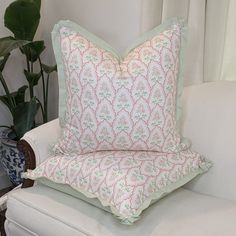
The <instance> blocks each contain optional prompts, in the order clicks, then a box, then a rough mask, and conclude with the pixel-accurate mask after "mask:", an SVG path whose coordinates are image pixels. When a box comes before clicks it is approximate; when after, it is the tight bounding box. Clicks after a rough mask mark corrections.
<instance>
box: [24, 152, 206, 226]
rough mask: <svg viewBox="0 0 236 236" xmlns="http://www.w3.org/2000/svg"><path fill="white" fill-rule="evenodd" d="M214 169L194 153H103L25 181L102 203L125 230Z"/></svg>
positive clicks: (63, 158) (53, 162)
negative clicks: (45, 181)
mask: <svg viewBox="0 0 236 236" xmlns="http://www.w3.org/2000/svg"><path fill="white" fill-rule="evenodd" d="M209 167H210V163H209V162H207V161H204V160H202V159H201V158H200V155H199V154H197V153H195V152H192V151H190V150H185V151H182V152H179V153H177V154H176V153H173V154H166V153H157V152H140V151H138V152H131V151H113V152H112V151H103V152H102V151H101V152H94V153H89V154H84V155H80V156H78V155H77V154H74V155H72V154H70V155H57V156H52V157H51V158H49V159H47V160H46V161H45V162H43V163H42V164H40V165H39V166H38V167H37V168H36V169H35V170H33V171H30V170H28V172H27V173H25V174H24V177H25V178H30V179H38V178H47V179H49V180H51V181H53V182H56V183H61V184H68V185H70V186H71V187H72V188H74V189H75V190H78V191H80V192H81V193H83V194H84V195H85V196H86V197H89V198H94V197H96V198H98V199H99V200H100V202H101V203H102V204H103V206H109V207H110V208H111V211H112V212H113V213H114V214H115V215H116V216H117V217H118V218H119V219H121V222H122V223H124V224H131V223H133V222H134V221H135V220H137V219H138V218H139V215H140V214H141V212H142V211H143V210H144V209H145V208H147V207H148V206H149V205H150V203H151V201H152V200H158V199H160V198H161V197H163V196H165V195H166V194H168V193H170V192H172V191H173V190H175V189H177V188H179V187H180V186H182V185H184V184H185V183H187V182H188V181H190V180H191V179H192V178H194V177H195V176H197V175H198V174H201V173H203V172H205V171H207V170H208V168H209Z"/></svg>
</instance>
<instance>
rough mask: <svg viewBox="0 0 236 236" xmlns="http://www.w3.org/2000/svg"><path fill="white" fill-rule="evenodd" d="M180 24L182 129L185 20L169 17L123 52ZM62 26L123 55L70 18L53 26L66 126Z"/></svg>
mask: <svg viewBox="0 0 236 236" xmlns="http://www.w3.org/2000/svg"><path fill="white" fill-rule="evenodd" d="M175 23H176V24H180V26H181V45H180V53H179V73H178V82H177V95H176V96H177V100H176V120H177V128H178V129H180V118H181V113H182V112H181V111H182V107H181V95H182V91H183V84H184V83H183V71H184V70H183V57H184V49H185V46H186V31H187V25H186V24H185V23H184V20H182V19H181V18H178V17H175V18H171V19H168V20H167V21H165V22H164V23H163V24H161V25H159V26H157V27H155V28H154V29H152V30H151V31H148V32H146V33H144V34H143V35H142V36H140V37H139V38H138V39H137V40H136V41H135V42H134V43H133V44H132V45H131V46H130V47H128V48H127V49H126V50H125V53H124V54H123V55H124V56H123V57H125V56H126V55H127V54H128V53H129V52H131V51H132V50H133V49H134V48H136V47H137V46H138V45H140V44H142V43H144V42H145V41H147V40H150V39H151V38H153V37H154V36H155V35H157V34H159V33H161V32H162V31H164V30H166V29H168V27H171V26H172V25H173V24H175ZM61 27H67V28H70V29H72V30H74V31H75V32H79V33H80V34H81V35H82V36H83V37H85V38H87V39H88V40H90V41H91V42H93V43H94V44H95V45H97V46H98V47H100V48H104V49H105V50H107V51H109V52H111V53H112V54H113V55H114V56H115V57H116V58H117V59H119V60H122V57H121V56H120V55H119V54H118V52H117V51H116V50H115V49H114V48H112V47H111V46H110V45H109V44H108V43H106V42H105V41H104V40H102V39H100V38H99V37H97V36H95V35H94V34H92V33H90V32H88V31H87V30H86V29H84V28H83V27H81V26H79V25H78V24H76V23H74V22H71V21H69V20H66V21H59V22H58V23H57V24H56V25H55V26H54V28H53V31H52V44H53V49H54V53H55V57H56V62H57V68H58V78H59V91H60V95H59V120H60V124H61V126H62V127H64V126H65V112H66V97H67V96H66V85H65V80H66V76H65V74H64V68H63V67H64V66H63V60H62V58H63V56H62V53H61V48H60V47H61V46H60V38H59V37H60V31H59V30H60V28H61Z"/></svg>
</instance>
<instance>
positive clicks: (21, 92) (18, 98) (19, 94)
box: [11, 85, 28, 105]
mask: <svg viewBox="0 0 236 236" xmlns="http://www.w3.org/2000/svg"><path fill="white" fill-rule="evenodd" d="M27 88H28V86H27V85H24V86H22V87H20V88H19V89H18V90H17V91H16V92H13V93H11V96H12V97H13V98H14V99H15V102H16V105H18V104H20V103H23V102H24V101H25V91H26V89H27Z"/></svg>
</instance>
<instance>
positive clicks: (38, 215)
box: [6, 185, 236, 236]
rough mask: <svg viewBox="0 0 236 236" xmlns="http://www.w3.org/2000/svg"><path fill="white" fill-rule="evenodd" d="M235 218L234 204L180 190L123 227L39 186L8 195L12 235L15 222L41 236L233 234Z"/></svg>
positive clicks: (51, 190) (84, 205)
mask: <svg viewBox="0 0 236 236" xmlns="http://www.w3.org/2000/svg"><path fill="white" fill-rule="evenodd" d="M22 216H24V217H22ZM235 219H236V203H234V202H230V201H226V200H221V199H217V198H213V197H208V196H204V195H201V194H197V193H193V192H191V191H188V190H184V189H179V190H178V191H176V192H174V193H173V194H171V195H169V196H167V197H166V198H164V199H162V200H161V201H159V202H158V203H156V204H154V205H153V206H152V207H150V208H149V209H147V210H146V211H145V212H144V214H143V215H142V218H141V220H140V221H138V222H136V223H135V224H134V225H133V226H125V225H121V224H120V223H119V222H118V220H116V219H115V218H114V217H113V216H112V215H111V214H110V213H107V212H105V211H103V210H100V209H98V208H95V207H93V206H91V205H89V204H87V203H85V202H83V201H81V200H78V199H76V198H73V197H71V196H69V195H66V194H64V193H60V192H58V191H56V190H53V189H49V188H48V187H44V186H39V185H38V186H35V187H33V188H28V189H20V190H18V192H15V193H13V194H12V195H11V196H10V198H9V200H8V211H7V223H6V228H7V231H8V232H10V234H9V236H14V235H17V234H14V233H12V234H11V232H12V227H13V226H14V227H15V228H14V232H15V230H16V229H17V227H16V225H15V224H14V222H16V223H17V224H18V225H19V226H20V228H22V229H27V232H34V233H35V235H40V236H44V235H45V236H49V235H57V236H60V235H61V236H62V235H63V236H64V235H68V236H70V235H71V236H84V235H89V236H121V235H122V236H144V235H145V236H170V235H173V236H184V235H188V236H200V235H201V236H222V235H225V233H226V232H227V235H229V236H231V235H232V236H233V235H236V227H235ZM11 223H13V225H11ZM18 228H19V227H18ZM32 235H33V234H32Z"/></svg>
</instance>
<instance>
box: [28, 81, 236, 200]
mask: <svg viewBox="0 0 236 236" xmlns="http://www.w3.org/2000/svg"><path fill="white" fill-rule="evenodd" d="M235 90H236V82H231V81H217V82H210V83H203V84H201V85H193V86H188V87H185V88H184V93H183V112H182V113H183V118H182V121H183V122H182V126H181V132H182V134H183V136H184V137H188V138H189V139H190V140H191V141H192V143H193V144H192V148H193V150H198V152H199V153H201V154H202V155H203V156H206V157H208V158H209V159H210V160H211V161H212V162H213V163H214V168H212V169H211V171H210V173H206V174H204V175H203V176H201V178H197V179H196V181H195V180H193V181H191V183H190V184H188V185H185V188H187V189H191V190H193V191H195V192H200V193H203V194H207V195H211V196H215V197H219V198H224V199H228V200H232V201H236V189H235V188H232V186H234V184H235V179H236V172H235V140H236V132H235V129H233V128H232V127H233V125H232V124H234V122H235V120H236V106H235V101H236V93H235ZM225 104H227V106H226V105H225ZM219 111H221V112H220V113H219ZM60 132H61V127H60V125H59V121H58V119H56V120H54V121H51V122H49V123H47V124H44V125H41V126H40V127H38V128H36V129H33V130H31V131H30V132H28V133H27V134H26V135H25V136H24V139H25V140H26V141H27V142H29V143H30V145H31V146H32V148H33V150H34V152H35V156H36V163H37V166H38V165H39V164H40V163H42V161H44V160H45V159H47V158H49V157H50V156H51V155H50V154H49V153H48V151H49V147H52V146H53V145H54V144H55V143H56V142H57V140H58V139H59V137H60ZM222 143H224V145H222ZM39 157H40V158H39ZM222 157H224V158H222ZM225 170H227V171H225ZM225 183H227V184H225ZM219 185H221V188H219Z"/></svg>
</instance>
